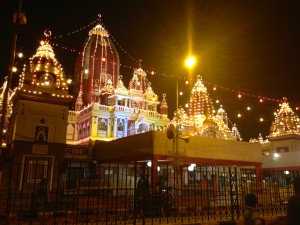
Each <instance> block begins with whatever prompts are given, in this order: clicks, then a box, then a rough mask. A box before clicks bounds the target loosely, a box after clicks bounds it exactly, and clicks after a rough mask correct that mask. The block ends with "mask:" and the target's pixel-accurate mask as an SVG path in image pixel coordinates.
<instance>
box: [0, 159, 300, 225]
mask: <svg viewBox="0 0 300 225" xmlns="http://www.w3.org/2000/svg"><path fill="white" fill-rule="evenodd" d="M30 163H31V164H30ZM30 163H29V164H28V165H25V164H22V165H16V164H12V165H11V171H10V173H11V174H10V177H11V179H10V180H8V182H7V185H6V186H5V185H4V184H3V182H2V184H1V189H0V222H1V224H87V223H88V224H117V223H118V224H137V223H143V224H146V223H147V224H149V223H161V224H162V223H183V222H201V221H211V220H236V219H241V218H242V215H243V211H244V197H245V196H246V195H247V194H248V193H254V194H255V195H256V196H257V199H258V205H257V206H258V209H259V213H260V215H261V216H270V215H285V211H286V203H287V200H288V199H289V197H290V196H291V195H292V194H293V187H292V180H293V178H294V177H295V176H299V171H289V174H287V173H284V171H263V173H262V180H260V179H257V177H256V176H255V169H254V168H251V167H250V168H243V167H218V166H197V165H181V166H176V165H172V164H168V163H166V162H164V163H163V162H161V163H159V164H158V165H157V166H155V168H154V167H153V166H152V165H149V164H148V165H147V162H138V161H135V162H131V163H106V164H101V163H98V162H95V161H86V162H75V161H68V162H65V163H63V164H61V165H59V164H55V163H54V164H51V165H50V164H48V163H44V164H43V163H41V162H40V161H39V160H36V161H31V162H30ZM58 165H59V166H58Z"/></svg>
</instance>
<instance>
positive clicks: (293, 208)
mask: <svg viewBox="0 0 300 225" xmlns="http://www.w3.org/2000/svg"><path fill="white" fill-rule="evenodd" d="M293 185H294V191H295V194H294V195H293V196H292V197H291V198H290V199H289V200H288V205H287V221H288V225H299V224H300V177H296V178H294V182H293Z"/></svg>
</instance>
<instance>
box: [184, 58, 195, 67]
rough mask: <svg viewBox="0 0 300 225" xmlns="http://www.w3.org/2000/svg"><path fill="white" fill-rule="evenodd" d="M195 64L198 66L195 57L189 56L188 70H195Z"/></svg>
mask: <svg viewBox="0 0 300 225" xmlns="http://www.w3.org/2000/svg"><path fill="white" fill-rule="evenodd" d="M195 64H196V58H195V57H194V56H189V57H188V58H186V60H185V66H186V67H187V68H193V67H194V66H195Z"/></svg>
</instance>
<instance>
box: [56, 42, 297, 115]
mask: <svg viewBox="0 0 300 225" xmlns="http://www.w3.org/2000/svg"><path fill="white" fill-rule="evenodd" d="M52 44H53V45H54V46H56V47H59V48H61V49H63V50H67V51H70V52H73V53H76V54H82V52H80V51H78V50H76V49H73V48H69V47H67V46H63V45H61V44H58V43H54V42H53V41H52ZM118 46H120V45H118ZM122 51H125V50H124V48H122ZM126 55H128V56H129V57H130V59H132V60H133V61H134V62H135V63H138V60H136V59H134V58H133V57H131V56H130V55H129V53H128V52H126ZM110 63H112V62H110ZM120 66H121V67H123V68H127V69H131V70H134V69H136V66H130V65H126V64H123V63H120ZM143 69H144V68H143ZM144 71H145V72H146V73H148V74H150V75H157V76H163V77H168V78H172V79H179V80H183V81H188V82H195V81H196V79H187V78H186V77H185V76H183V75H172V74H166V73H160V72H157V70H156V69H153V70H147V69H144ZM203 83H205V84H206V85H209V86H210V87H211V88H212V89H213V90H214V91H215V90H216V89H221V90H225V91H228V92H232V93H235V94H236V95H237V98H241V96H249V97H253V98H257V99H258V100H259V101H260V102H261V103H262V102H263V101H274V102H278V103H280V102H281V101H282V99H276V98H272V97H268V96H265V95H260V94H252V93H249V92H246V91H242V90H236V89H233V88H229V87H225V86H222V85H219V84H214V83H211V82H208V81H203ZM291 103H292V102H291ZM294 105H297V104H295V103H294ZM295 109H296V110H299V109H300V106H296V107H295Z"/></svg>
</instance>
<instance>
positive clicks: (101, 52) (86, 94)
mask: <svg viewBox="0 0 300 225" xmlns="http://www.w3.org/2000/svg"><path fill="white" fill-rule="evenodd" d="M119 68H120V60H119V55H118V52H117V50H116V48H115V46H114V44H113V42H112V41H111V39H110V38H109V34H108V32H107V31H106V30H105V29H104V28H103V26H102V25H100V24H98V25H97V26H95V27H94V28H93V29H92V30H90V32H89V36H88V39H87V41H86V42H85V43H84V45H83V50H82V52H81V54H80V55H79V56H78V58H77V60H76V64H75V77H74V100H76V99H77V97H78V93H79V91H81V92H82V103H83V106H87V105H88V104H90V103H91V102H99V94H100V90H101V89H102V88H103V87H104V85H105V84H106V83H107V81H108V80H111V81H112V85H113V86H114V87H115V86H116V83H117V78H118V75H119Z"/></svg>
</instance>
